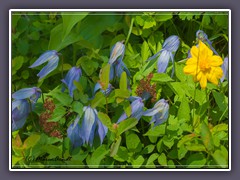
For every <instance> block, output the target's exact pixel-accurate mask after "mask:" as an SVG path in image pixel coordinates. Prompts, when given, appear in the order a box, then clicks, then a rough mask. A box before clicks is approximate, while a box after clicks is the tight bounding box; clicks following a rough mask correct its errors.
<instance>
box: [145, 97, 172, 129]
mask: <svg viewBox="0 0 240 180" xmlns="http://www.w3.org/2000/svg"><path fill="white" fill-rule="evenodd" d="M168 111H169V105H168V103H167V101H166V100H165V99H160V100H159V101H158V102H156V104H155V105H154V107H153V108H152V109H148V110H147V111H145V112H144V113H143V116H152V120H151V122H150V124H151V123H154V126H157V125H159V124H162V123H164V122H165V121H166V120H167V118H168V114H169V112H168Z"/></svg>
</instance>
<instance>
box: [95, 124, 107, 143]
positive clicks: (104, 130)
mask: <svg viewBox="0 0 240 180" xmlns="http://www.w3.org/2000/svg"><path fill="white" fill-rule="evenodd" d="M97 123H98V135H99V138H100V141H101V144H102V143H103V139H104V138H105V136H106V134H107V132H108V128H107V127H106V126H104V125H103V124H102V122H101V121H100V120H99V119H98V120H97Z"/></svg>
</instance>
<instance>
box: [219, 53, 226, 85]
mask: <svg viewBox="0 0 240 180" xmlns="http://www.w3.org/2000/svg"><path fill="white" fill-rule="evenodd" d="M221 68H222V70H223V76H222V78H221V79H220V81H221V82H223V81H224V79H227V80H228V57H225V58H224V61H223V64H222V67H221Z"/></svg>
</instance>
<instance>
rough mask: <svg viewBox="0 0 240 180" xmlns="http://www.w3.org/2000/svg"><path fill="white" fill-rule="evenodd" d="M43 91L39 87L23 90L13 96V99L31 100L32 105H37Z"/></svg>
mask: <svg viewBox="0 0 240 180" xmlns="http://www.w3.org/2000/svg"><path fill="white" fill-rule="evenodd" d="M41 93H42V91H41V89H40V88H38V87H32V88H23V89H20V90H18V91H16V92H15V93H13V94H12V98H13V99H16V100H20V99H29V100H30V101H31V102H32V103H36V101H37V100H38V98H39V97H40V96H41Z"/></svg>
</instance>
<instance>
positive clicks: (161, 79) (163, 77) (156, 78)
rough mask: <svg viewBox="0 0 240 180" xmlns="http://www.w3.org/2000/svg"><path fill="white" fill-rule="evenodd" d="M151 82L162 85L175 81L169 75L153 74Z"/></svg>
mask: <svg viewBox="0 0 240 180" xmlns="http://www.w3.org/2000/svg"><path fill="white" fill-rule="evenodd" d="M151 80H152V81H154V82H160V83H165V82H171V81H173V79H172V78H170V76H169V75H167V74H166V73H155V74H153V77H152V79H151Z"/></svg>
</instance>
